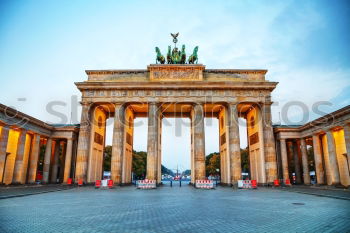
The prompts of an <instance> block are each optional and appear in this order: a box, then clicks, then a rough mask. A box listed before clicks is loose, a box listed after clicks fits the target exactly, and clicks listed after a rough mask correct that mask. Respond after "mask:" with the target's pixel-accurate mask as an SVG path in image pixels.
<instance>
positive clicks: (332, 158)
mask: <svg viewBox="0 0 350 233" xmlns="http://www.w3.org/2000/svg"><path fill="white" fill-rule="evenodd" d="M326 135H327V147H328V157H329V165H330V174H331V177H332V182H331V183H332V185H336V184H339V182H340V176H339V168H338V161H337V155H336V151H335V145H334V138H333V134H332V131H330V130H328V131H327V132H326Z"/></svg>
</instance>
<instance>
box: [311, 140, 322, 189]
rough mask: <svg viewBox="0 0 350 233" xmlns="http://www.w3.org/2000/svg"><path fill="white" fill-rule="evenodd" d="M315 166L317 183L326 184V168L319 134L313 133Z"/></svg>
mask: <svg viewBox="0 0 350 233" xmlns="http://www.w3.org/2000/svg"><path fill="white" fill-rule="evenodd" d="M312 142H313V146H312V147H313V150H314V159H315V168H316V179H317V184H324V168H323V162H322V152H321V142H320V138H319V136H318V135H312Z"/></svg>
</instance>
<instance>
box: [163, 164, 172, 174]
mask: <svg viewBox="0 0 350 233" xmlns="http://www.w3.org/2000/svg"><path fill="white" fill-rule="evenodd" d="M163 174H165V175H171V176H175V174H174V172H173V171H172V170H170V169H168V168H167V167H165V166H164V165H162V175H163Z"/></svg>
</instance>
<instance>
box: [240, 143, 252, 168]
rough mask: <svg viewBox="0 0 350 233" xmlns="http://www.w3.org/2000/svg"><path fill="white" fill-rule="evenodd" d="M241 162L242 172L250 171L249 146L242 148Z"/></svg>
mask: <svg viewBox="0 0 350 233" xmlns="http://www.w3.org/2000/svg"><path fill="white" fill-rule="evenodd" d="M241 164H242V172H249V168H250V166H249V152H248V147H247V148H245V149H241Z"/></svg>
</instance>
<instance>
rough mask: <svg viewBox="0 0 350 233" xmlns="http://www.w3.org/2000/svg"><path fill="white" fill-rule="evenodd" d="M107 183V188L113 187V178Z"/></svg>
mask: <svg viewBox="0 0 350 233" xmlns="http://www.w3.org/2000/svg"><path fill="white" fill-rule="evenodd" d="M107 183H108V188H110V189H111V188H113V180H108V181H107Z"/></svg>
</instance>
